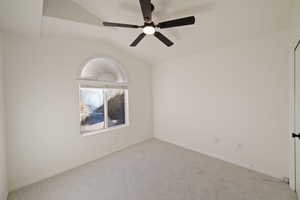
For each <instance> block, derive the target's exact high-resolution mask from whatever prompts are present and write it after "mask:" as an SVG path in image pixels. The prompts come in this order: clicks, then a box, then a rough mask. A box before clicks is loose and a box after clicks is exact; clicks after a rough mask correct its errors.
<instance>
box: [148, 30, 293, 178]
mask: <svg viewBox="0 0 300 200" xmlns="http://www.w3.org/2000/svg"><path fill="white" fill-rule="evenodd" d="M288 37H289V34H288V31H281V32H278V33H273V34H268V35H265V36H261V37H259V38H256V39H252V40H247V41H239V42H238V41H237V42H235V43H232V45H230V46H226V47H222V48H216V49H211V50H208V51H206V52H199V53H195V54H194V55H191V56H189V57H185V58H179V59H176V60H173V61H169V62H166V63H163V64H161V65H160V66H157V67H156V68H155V69H154V74H153V85H154V86H153V91H154V92H153V97H154V102H153V103H154V106H153V107H154V113H153V115H154V135H155V137H157V138H159V139H162V140H165V141H168V142H171V143H175V144H177V145H180V146H183V147H186V148H189V149H193V150H195V151H198V152H201V153H204V154H207V155H210V156H213V157H217V158H220V159H223V160H225V161H229V162H232V163H236V164H238V165H240V166H244V167H247V168H250V169H253V170H256V171H259V172H263V173H266V174H269V175H272V176H274V177H278V178H282V177H286V176H288V171H289V170H288V162H289V146H288V145H289V144H288V141H289V139H288V137H289V136H288V116H289V86H290V85H289V49H288Z"/></svg>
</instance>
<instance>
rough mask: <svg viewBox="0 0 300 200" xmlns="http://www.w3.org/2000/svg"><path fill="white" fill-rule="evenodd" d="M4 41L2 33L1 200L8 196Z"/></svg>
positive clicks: (0, 66)
mask: <svg viewBox="0 0 300 200" xmlns="http://www.w3.org/2000/svg"><path fill="white" fill-rule="evenodd" d="M3 68H4V67H3V41H2V34H1V33H0V200H4V199H6V196H7V173H6V164H7V163H6V134H5V129H4V93H3V78H4V76H3Z"/></svg>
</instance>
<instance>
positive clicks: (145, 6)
mask: <svg viewBox="0 0 300 200" xmlns="http://www.w3.org/2000/svg"><path fill="white" fill-rule="evenodd" d="M139 1H140V5H141V8H142V13H143V16H144V21H145V23H144V25H142V26H139V25H132V24H121V23H113V22H103V25H104V26H111V27H121V28H135V29H138V28H142V29H143V32H142V33H141V34H140V35H139V36H138V37H137V38H136V39H135V40H134V41H133V42H132V43H131V45H130V46H131V47H135V46H136V45H137V44H138V43H139V42H140V41H141V40H142V39H143V38H144V37H145V36H146V35H154V36H155V37H156V38H158V39H159V40H160V41H161V42H163V43H164V44H165V45H166V46H168V47H170V46H172V45H173V44H174V43H173V42H172V41H171V40H169V39H168V38H167V37H166V36H164V35H163V34H162V33H160V32H159V31H158V30H159V29H165V28H173V27H176V26H185V25H192V24H195V17H194V16H190V17H184V18H180V19H174V20H170V21H165V22H160V23H158V24H155V23H154V22H153V21H152V12H153V11H154V9H155V7H154V5H153V4H152V3H151V0H139Z"/></svg>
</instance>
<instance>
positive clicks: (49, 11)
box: [0, 0, 291, 65]
mask: <svg viewBox="0 0 300 200" xmlns="http://www.w3.org/2000/svg"><path fill="white" fill-rule="evenodd" d="M152 2H153V4H154V5H155V7H156V9H155V11H154V20H155V21H163V20H168V19H173V18H178V17H185V16H190V15H195V16H196V25H194V26H185V27H178V28H173V29H170V30H162V31H161V32H162V33H164V34H165V35H166V36H168V37H169V38H170V39H171V40H172V41H173V42H175V45H174V46H172V47H170V48H168V47H165V46H164V45H163V44H162V43H161V42H159V41H158V40H157V39H155V38H154V37H152V36H147V37H146V38H145V39H144V40H143V41H142V42H141V43H140V44H139V45H138V47H136V48H132V47H129V44H130V43H131V42H132V41H133V40H134V39H135V38H136V37H137V36H138V34H139V33H140V32H141V30H135V29H122V28H107V27H103V26H102V25H101V22H102V21H113V22H122V23H132V24H138V25H141V24H143V18H142V15H141V11H140V7H139V2H138V0H114V1H107V0H45V1H44V2H43V1H42V0H26V1H20V0H2V1H0V29H1V30H2V31H6V32H15V33H20V34H27V35H31V36H40V35H41V36H42V37H48V36H58V37H66V38H70V37H73V38H82V39H92V40H97V39H105V40H107V41H110V42H111V43H112V44H114V45H115V46H117V47H119V48H122V49H126V50H127V51H129V52H130V53H132V54H135V55H137V56H138V57H140V58H141V59H143V60H144V61H145V62H147V63H149V64H152V65H155V64H158V63H160V62H164V61H167V60H169V59H174V58H177V57H180V56H186V55H190V54H194V53H196V52H201V51H206V50H209V49H211V48H215V47H220V46H224V45H228V44H230V43H232V42H234V41H239V40H243V39H252V38H255V37H258V36H260V35H266V34H269V33H270V32H273V31H279V30H282V29H285V28H287V27H288V22H289V17H290V16H289V13H290V9H291V3H290V1H283V0H226V1H224V0H197V1H195V0H184V1H183V0H152ZM43 9H44V12H43ZM43 13H44V14H43ZM43 15H44V16H43Z"/></svg>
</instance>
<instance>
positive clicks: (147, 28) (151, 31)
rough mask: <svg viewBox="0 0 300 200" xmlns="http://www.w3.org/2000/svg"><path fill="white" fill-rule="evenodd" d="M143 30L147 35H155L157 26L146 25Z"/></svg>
mask: <svg viewBox="0 0 300 200" xmlns="http://www.w3.org/2000/svg"><path fill="white" fill-rule="evenodd" d="M143 32H144V33H145V34H146V35H153V34H154V33H155V28H154V27H153V26H145V27H144V28H143Z"/></svg>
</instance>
